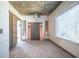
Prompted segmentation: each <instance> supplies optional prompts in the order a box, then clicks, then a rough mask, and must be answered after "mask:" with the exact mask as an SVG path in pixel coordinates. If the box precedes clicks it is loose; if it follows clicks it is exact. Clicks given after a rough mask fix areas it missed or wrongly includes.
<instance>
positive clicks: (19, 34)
mask: <svg viewBox="0 0 79 59" xmlns="http://www.w3.org/2000/svg"><path fill="white" fill-rule="evenodd" d="M20 42H21V21H20V20H19V19H18V20H17V44H19V43H20Z"/></svg>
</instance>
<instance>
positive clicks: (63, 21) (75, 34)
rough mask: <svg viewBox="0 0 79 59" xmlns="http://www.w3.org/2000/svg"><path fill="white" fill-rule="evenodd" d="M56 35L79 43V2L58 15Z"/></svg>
mask: <svg viewBox="0 0 79 59" xmlns="http://www.w3.org/2000/svg"><path fill="white" fill-rule="evenodd" d="M55 25H56V26H55V28H56V32H55V35H56V37H61V38H64V39H66V40H70V41H73V42H75V43H79V4H77V5H76V6H74V7H72V8H71V9H69V10H67V11H66V12H64V13H63V14H61V15H59V16H57V17H56V23H55Z"/></svg>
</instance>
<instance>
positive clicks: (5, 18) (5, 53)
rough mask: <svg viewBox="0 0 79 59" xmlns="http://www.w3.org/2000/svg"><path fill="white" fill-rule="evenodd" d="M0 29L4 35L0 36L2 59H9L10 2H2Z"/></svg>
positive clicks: (0, 3) (0, 7)
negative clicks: (6, 58)
mask: <svg viewBox="0 0 79 59" xmlns="http://www.w3.org/2000/svg"><path fill="white" fill-rule="evenodd" d="M0 27H1V28H2V30H3V33H2V34H0V58H3V57H4V58H5V57H9V13H8V2H1V1H0Z"/></svg>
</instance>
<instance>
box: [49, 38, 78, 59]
mask: <svg viewBox="0 0 79 59" xmlns="http://www.w3.org/2000/svg"><path fill="white" fill-rule="evenodd" d="M49 41H50V42H52V43H53V44H55V45H56V46H58V47H59V48H61V49H62V50H63V51H65V52H67V53H68V54H70V55H71V56H72V57H73V58H78V57H76V56H74V55H73V54H71V53H70V52H68V51H67V50H65V49H63V48H62V47H60V46H59V45H58V44H56V43H55V42H53V41H52V40H50V39H49Z"/></svg>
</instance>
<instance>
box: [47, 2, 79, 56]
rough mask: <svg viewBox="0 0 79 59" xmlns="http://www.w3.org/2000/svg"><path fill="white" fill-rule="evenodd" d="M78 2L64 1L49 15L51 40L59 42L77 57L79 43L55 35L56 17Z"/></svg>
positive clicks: (78, 54)
mask: <svg viewBox="0 0 79 59" xmlns="http://www.w3.org/2000/svg"><path fill="white" fill-rule="evenodd" d="M75 3H76V2H73V1H64V2H62V3H61V4H60V5H59V6H58V7H57V8H56V9H55V11H54V12H53V13H51V15H50V16H49V20H48V22H49V37H50V40H52V41H53V42H55V43H56V44H58V45H59V46H60V47H62V48H63V49H65V50H67V51H68V52H70V53H71V54H73V55H74V56H76V57H79V45H78V44H75V43H73V42H71V41H67V40H64V39H62V38H59V37H56V36H55V20H56V19H55V17H56V16H58V15H60V14H61V13H62V12H63V11H65V10H67V8H69V7H71V6H72V5H74V4H75Z"/></svg>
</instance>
